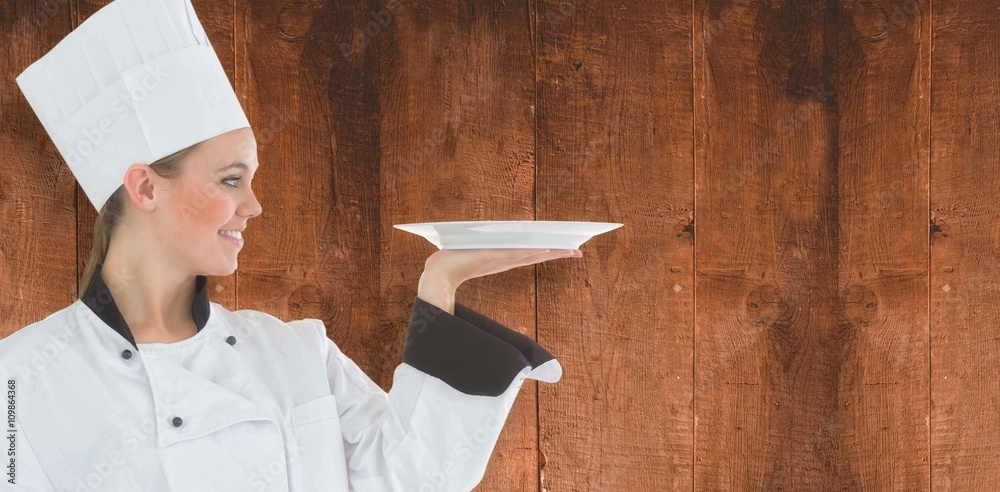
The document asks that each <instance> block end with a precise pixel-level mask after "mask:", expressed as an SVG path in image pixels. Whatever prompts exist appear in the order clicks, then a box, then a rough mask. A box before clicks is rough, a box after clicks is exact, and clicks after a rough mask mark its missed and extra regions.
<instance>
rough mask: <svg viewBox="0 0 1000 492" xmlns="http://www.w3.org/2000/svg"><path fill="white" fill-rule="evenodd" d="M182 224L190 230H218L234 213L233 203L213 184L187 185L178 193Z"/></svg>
mask: <svg viewBox="0 0 1000 492" xmlns="http://www.w3.org/2000/svg"><path fill="white" fill-rule="evenodd" d="M177 201H178V203H177V204H176V205H177V206H178V210H179V211H180V226H181V227H182V228H185V229H187V231H188V232H194V231H201V232H212V233H214V232H216V231H218V229H219V228H221V227H222V226H223V225H225V223H226V222H227V221H228V220H229V218H230V217H231V216H232V215H233V211H232V210H231V208H232V205H231V203H230V200H229V199H228V197H226V195H225V194H223V193H220V192H218V191H214V190H213V189H212V187H211V185H198V186H185V187H184V189H183V190H182V191H181V192H180V193H178V194H177Z"/></svg>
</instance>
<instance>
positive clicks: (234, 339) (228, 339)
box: [226, 335, 236, 345]
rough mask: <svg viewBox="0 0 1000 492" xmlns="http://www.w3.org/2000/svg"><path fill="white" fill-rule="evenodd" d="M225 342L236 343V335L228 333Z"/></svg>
mask: <svg viewBox="0 0 1000 492" xmlns="http://www.w3.org/2000/svg"><path fill="white" fill-rule="evenodd" d="M226 343H228V344H229V345H236V337H234V336H232V335H229V336H228V337H226Z"/></svg>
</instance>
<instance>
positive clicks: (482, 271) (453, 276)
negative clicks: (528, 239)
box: [424, 248, 583, 288]
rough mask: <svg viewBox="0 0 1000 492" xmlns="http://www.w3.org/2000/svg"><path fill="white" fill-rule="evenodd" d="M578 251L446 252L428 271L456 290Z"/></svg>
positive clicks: (578, 254) (441, 252)
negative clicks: (466, 282) (505, 272)
mask: <svg viewBox="0 0 1000 492" xmlns="http://www.w3.org/2000/svg"><path fill="white" fill-rule="evenodd" d="M581 256H583V252H582V251H580V250H578V249H577V250H574V249H553V250H551V251H549V252H546V250H545V249H507V248H496V249H442V250H438V251H436V252H434V254H432V255H430V256H429V257H428V258H427V261H426V262H425V263H424V271H425V272H434V274H435V275H436V276H438V278H441V279H445V281H446V282H448V283H450V284H451V286H452V287H455V288H457V287H458V285H459V284H461V283H462V282H465V281H466V280H469V279H473V278H476V277H483V276H486V275H492V274H494V273H500V272H504V271H507V270H510V269H512V268H517V267H520V266H527V265H533V264H535V263H541V262H543V261H548V260H554V259H557V258H571V257H577V258H578V257H581Z"/></svg>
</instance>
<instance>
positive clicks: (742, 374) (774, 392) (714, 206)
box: [695, 0, 929, 490]
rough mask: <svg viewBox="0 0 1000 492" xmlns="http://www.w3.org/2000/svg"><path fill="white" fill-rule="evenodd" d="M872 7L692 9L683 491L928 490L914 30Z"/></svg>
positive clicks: (704, 3)
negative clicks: (689, 422)
mask: <svg viewBox="0 0 1000 492" xmlns="http://www.w3.org/2000/svg"><path fill="white" fill-rule="evenodd" d="M882 8H884V7H882ZM882 8H880V7H878V6H877V5H875V4H873V3H872V4H867V3H866V4H865V5H860V4H852V6H851V7H848V6H846V5H843V6H841V5H838V4H836V3H832V4H831V3H822V2H805V3H802V2H799V3H785V4H783V5H782V6H781V8H772V7H770V6H768V5H764V4H761V5H755V4H750V3H748V2H729V1H709V0H699V1H698V2H696V5H695V25H696V26H697V29H696V32H697V33H698V35H697V36H696V40H695V87H696V93H695V95H696V98H695V101H696V103H697V108H698V110H697V120H696V128H697V130H696V140H695V142H696V148H697V149H698V150H697V156H698V158H697V166H696V168H697V171H696V176H697V179H696V181H697V200H696V204H695V209H696V210H697V214H696V231H697V236H696V237H697V239H696V245H697V247H696V251H697V254H696V256H697V268H696V275H697V293H698V308H697V327H696V329H697V345H696V354H695V375H696V378H697V381H696V394H695V408H696V418H697V421H698V426H697V429H696V435H695V438H696V453H697V459H696V483H695V488H696V489H699V490H700V489H705V490H786V489H795V490H819V489H823V490H861V489H862V488H866V489H867V488H872V489H877V490H899V489H903V490H921V489H925V488H926V487H927V485H928V474H927V472H928V458H929V456H928V448H927V418H928V405H929V401H928V394H927V389H928V345H927V330H926V320H927V306H926V303H925V302H924V296H925V292H926V268H925V267H926V264H927V246H926V238H927V235H926V227H927V224H926V212H927V211H926V200H927V195H926V193H927V191H926V190H927V181H926V175H927V169H928V160H927V153H926V150H925V147H926V142H927V137H928V135H927V109H928V107H927V103H928V97H927V95H928V80H927V70H926V67H927V66H928V64H929V59H928V55H929V51H928V40H929V37H928V34H929V32H928V31H927V30H926V26H927V25H928V23H927V22H926V20H927V19H926V18H923V19H922V21H921V22H916V21H914V22H909V23H905V24H903V23H900V24H899V25H894V26H890V25H889V24H887V23H888V22H890V21H889V17H888V15H886V14H883V12H882ZM883 31H884V32H883ZM880 306H882V307H885V309H884V310H880V309H879V307H880Z"/></svg>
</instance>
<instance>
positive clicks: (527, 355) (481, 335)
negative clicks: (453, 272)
mask: <svg viewBox="0 0 1000 492" xmlns="http://www.w3.org/2000/svg"><path fill="white" fill-rule="evenodd" d="M403 362H405V363H407V364H409V365H411V366H413V367H414V368H416V369H419V370H420V371H423V372H425V373H427V374H429V375H431V376H434V377H436V378H438V379H440V380H442V381H444V382H445V383H447V384H448V385H449V386H451V387H452V388H454V389H456V390H458V391H460V392H462V393H465V394H468V395H483V396H499V395H501V394H503V393H504V392H505V391H506V390H507V388H509V387H510V385H511V383H513V382H514V379H515V378H516V377H517V376H518V374H519V373H521V371H522V370H523V369H524V368H525V367H530V368H531V371H530V372H529V373H528V375H527V377H528V378H530V379H537V380H540V381H546V382H555V381H558V380H559V378H560V377H561V375H562V369H561V367H560V366H559V363H558V361H556V359H555V357H553V355H552V354H551V353H550V352H549V351H548V350H546V349H545V348H544V347H542V346H541V345H539V344H538V343H537V342H535V341H534V340H532V339H531V338H530V337H528V336H525V335H524V334H521V333H519V332H517V331H515V330H513V329H511V328H508V327H507V326H504V325H503V324H501V323H499V322H497V321H495V320H493V319H492V318H490V317H488V316H486V315H484V314H482V313H479V312H477V311H475V310H473V309H472V308H470V307H468V306H465V305H464V304H462V303H459V302H455V314H454V315H452V314H451V313H448V312H447V311H445V310H443V309H441V308H439V307H437V306H435V305H433V304H431V303H429V302H427V301H425V300H423V299H421V298H420V297H419V296H418V297H415V298H414V302H413V312H412V314H411V316H410V326H409V329H408V331H407V334H406V344H405V346H404V348H403Z"/></svg>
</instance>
